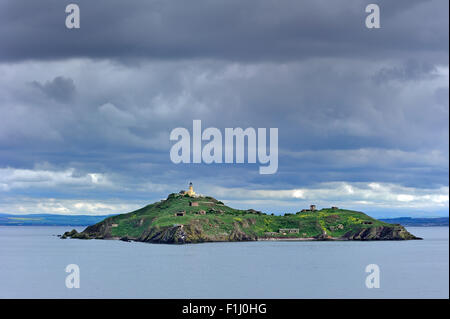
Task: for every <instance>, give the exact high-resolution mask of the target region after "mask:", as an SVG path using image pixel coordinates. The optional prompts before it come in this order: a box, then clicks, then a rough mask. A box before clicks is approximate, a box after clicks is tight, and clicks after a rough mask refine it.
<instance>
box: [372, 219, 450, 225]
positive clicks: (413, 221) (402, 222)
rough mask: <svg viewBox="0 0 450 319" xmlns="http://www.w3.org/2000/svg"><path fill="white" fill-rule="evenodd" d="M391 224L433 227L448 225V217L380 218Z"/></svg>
mask: <svg viewBox="0 0 450 319" xmlns="http://www.w3.org/2000/svg"><path fill="white" fill-rule="evenodd" d="M380 220H382V221H384V222H386V223H390V224H400V225H402V226H416V227H431V226H448V217H434V218H411V217H398V218H383V219H380Z"/></svg>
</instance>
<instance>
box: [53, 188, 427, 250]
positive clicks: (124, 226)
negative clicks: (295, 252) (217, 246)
mask: <svg viewBox="0 0 450 319" xmlns="http://www.w3.org/2000/svg"><path fill="white" fill-rule="evenodd" d="M61 237H62V238H68V237H71V238H79V239H121V240H125V241H129V240H133V241H140V242H152V243H167V244H183V243H201V242H217V241H255V240H401V239H419V238H417V237H415V236H414V235H412V234H410V233H409V232H408V231H407V230H406V229H405V228H404V227H403V226H400V225H392V224H388V223H386V222H383V221H379V220H377V219H374V218H372V217H370V216H367V215H366V214H364V213H362V212H357V211H352V210H346V209H338V208H323V209H320V210H315V209H313V210H302V211H300V212H297V213H295V214H285V215H284V216H275V215H268V214H265V213H262V212H259V211H256V210H254V209H247V210H240V209H234V208H231V207H228V206H226V205H225V204H224V203H223V202H221V201H218V200H216V199H215V198H212V197H210V196H190V195H189V194H184V195H183V194H175V193H173V194H170V195H169V196H168V197H167V199H165V200H162V201H159V202H156V203H153V204H150V205H147V206H145V207H143V208H141V209H138V210H136V211H134V212H131V213H128V214H121V215H116V216H112V217H108V218H106V219H104V220H103V221H101V222H99V223H97V224H95V225H92V226H89V227H87V228H86V229H85V230H84V231H83V232H81V233H78V232H77V231H76V230H72V231H70V232H66V233H64V234H63V235H62V236H61Z"/></svg>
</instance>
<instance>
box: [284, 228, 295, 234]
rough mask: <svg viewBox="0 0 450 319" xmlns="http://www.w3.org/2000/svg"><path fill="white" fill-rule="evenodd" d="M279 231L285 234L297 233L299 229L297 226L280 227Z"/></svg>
mask: <svg viewBox="0 0 450 319" xmlns="http://www.w3.org/2000/svg"><path fill="white" fill-rule="evenodd" d="M279 232H280V233H286V234H298V233H299V232H300V229H298V228H281V229H280V230H279Z"/></svg>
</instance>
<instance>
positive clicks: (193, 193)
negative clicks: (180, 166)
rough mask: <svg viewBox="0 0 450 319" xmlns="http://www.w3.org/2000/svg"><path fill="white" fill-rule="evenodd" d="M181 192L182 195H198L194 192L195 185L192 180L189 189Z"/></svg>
mask: <svg viewBox="0 0 450 319" xmlns="http://www.w3.org/2000/svg"><path fill="white" fill-rule="evenodd" d="M180 194H181V195H188V196H191V197H197V195H196V194H195V192H194V185H193V184H192V182H190V183H189V189H188V191H185V190H181V191H180Z"/></svg>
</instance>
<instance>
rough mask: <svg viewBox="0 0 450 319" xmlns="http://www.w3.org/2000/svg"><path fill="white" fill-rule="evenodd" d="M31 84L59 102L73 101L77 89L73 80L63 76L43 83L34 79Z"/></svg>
mask: <svg viewBox="0 0 450 319" xmlns="http://www.w3.org/2000/svg"><path fill="white" fill-rule="evenodd" d="M31 85H32V86H33V87H35V88H37V89H39V90H40V91H42V92H43V93H44V94H45V95H46V96H47V97H49V98H52V99H54V100H56V101H59V102H69V101H71V100H72V99H73V97H74V96H75V91H76V87H75V84H74V82H73V80H72V79H70V78H65V77H62V76H57V77H55V78H54V79H53V80H52V81H47V82H45V83H43V84H42V83H39V82H38V81H33V82H31Z"/></svg>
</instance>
